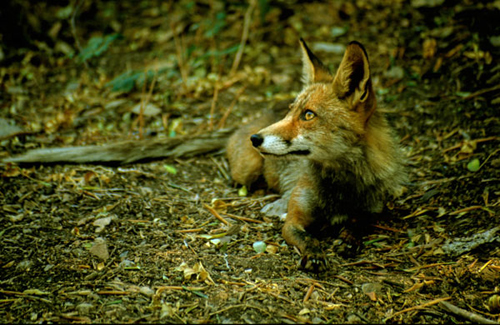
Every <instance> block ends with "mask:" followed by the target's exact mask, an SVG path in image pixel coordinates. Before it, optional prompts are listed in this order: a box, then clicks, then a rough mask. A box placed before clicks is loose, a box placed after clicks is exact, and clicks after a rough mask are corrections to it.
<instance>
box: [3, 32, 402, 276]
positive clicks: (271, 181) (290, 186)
mask: <svg viewBox="0 0 500 325" xmlns="http://www.w3.org/2000/svg"><path fill="white" fill-rule="evenodd" d="M301 48H302V57H303V82H304V89H303V90H302V92H301V93H300V94H299V95H298V96H297V98H296V99H295V101H294V102H293V103H292V104H291V105H290V107H289V110H288V112H287V113H286V114H284V113H283V112H281V111H280V110H277V111H270V112H266V114H265V115H264V116H262V117H261V118H260V119H257V120H255V121H254V122H252V123H250V124H248V125H246V126H243V127H241V128H240V129H239V130H237V131H236V132H234V133H233V131H232V130H230V129H226V130H219V131H217V132H213V133H209V134H202V135H198V136H185V137H179V138H166V139H165V138H163V139H162V138H160V139H144V140H139V141H134V140H129V141H124V142H118V143H112V144H107V145H103V146H96V145H94V146H86V147H67V148H49V149H35V150H32V151H28V152H27V153H25V154H24V155H21V156H19V157H13V158H8V159H4V162H8V161H11V162H17V163H54V162H73V163H85V162H87V163H88V162H119V163H131V162H134V161H140V160H144V159H151V158H161V157H192V156H195V155H199V154H202V153H206V152H211V151H216V150H219V149H221V148H223V147H224V146H225V145H226V144H227V147H226V148H227V156H228V159H229V164H230V167H231V175H232V178H233V180H234V181H236V182H238V183H240V184H243V185H246V186H247V187H249V188H250V187H251V186H252V185H253V184H255V183H258V182H259V179H262V178H263V179H264V180H265V181H266V183H267V186H268V187H269V188H271V189H275V190H277V191H279V192H280V193H281V195H282V197H281V199H279V200H278V201H276V202H273V203H271V204H269V205H267V206H265V207H264V209H263V211H264V212H265V213H267V214H269V215H279V216H281V215H283V214H285V213H286V221H285V224H284V226H283V237H284V238H285V240H286V241H287V242H288V243H289V244H290V245H295V246H297V247H298V248H299V250H300V251H301V254H302V258H301V261H300V265H301V266H302V267H304V268H305V269H308V270H321V269H322V268H324V267H325V261H324V259H323V258H322V254H321V251H320V250H319V247H318V244H319V242H318V240H317V239H316V238H315V237H314V236H313V233H314V232H316V230H317V229H319V228H321V227H322V226H323V224H329V225H332V226H339V225H340V224H342V223H343V222H345V221H347V220H349V219H355V218H359V217H362V216H364V215H370V214H373V213H378V212H381V211H382V209H383V206H384V201H385V200H387V199H388V198H389V197H390V196H392V195H396V194H398V193H400V191H401V189H402V188H403V187H402V184H403V183H404V182H405V181H406V172H405V169H404V168H403V165H404V159H403V155H402V153H401V152H400V149H399V146H398V144H397V142H396V141H395V139H394V138H393V136H392V134H391V130H390V128H389V126H388V125H387V122H386V120H385V119H384V117H383V116H382V114H381V113H380V112H379V111H377V109H376V108H377V103H376V98H375V93H374V91H373V87H372V81H371V78H370V65H369V62H368V56H367V54H366V51H365V49H364V48H363V46H362V45H361V44H360V43H358V42H351V43H350V44H349V45H348V46H347V49H346V52H345V54H344V57H343V59H342V62H341V63H340V66H339V68H338V70H337V73H336V75H335V76H332V75H331V74H330V72H329V71H328V69H327V68H326V67H325V66H324V65H323V63H322V62H321V61H320V60H319V59H318V58H317V57H316V56H315V55H314V54H313V53H312V52H311V51H310V50H309V48H308V47H307V45H306V43H305V42H304V41H303V40H302V39H301ZM231 134H232V135H231ZM228 138H229V140H228Z"/></svg>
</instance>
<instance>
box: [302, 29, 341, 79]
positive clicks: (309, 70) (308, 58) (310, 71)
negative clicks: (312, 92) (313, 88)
mask: <svg viewBox="0 0 500 325" xmlns="http://www.w3.org/2000/svg"><path fill="white" fill-rule="evenodd" d="M300 47H301V48H302V64H303V68H302V69H303V71H302V81H303V82H304V85H306V86H308V85H310V84H313V83H315V82H331V81H332V80H333V78H332V75H331V74H330V71H328V68H327V67H325V65H324V64H323V63H322V62H321V61H320V60H319V59H318V58H317V57H316V55H314V54H313V52H311V50H310V49H309V48H308V47H307V44H306V42H305V41H304V40H303V39H302V38H301V39H300Z"/></svg>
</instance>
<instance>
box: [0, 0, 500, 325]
mask: <svg viewBox="0 0 500 325" xmlns="http://www.w3.org/2000/svg"><path fill="white" fill-rule="evenodd" d="M9 6H14V7H13V8H11V9H13V10H16V9H17V10H20V9H22V10H23V12H25V13H26V15H25V16H24V17H26V19H27V20H26V22H25V26H26V27H25V28H27V29H28V30H29V31H33V33H32V35H33V38H34V41H32V42H31V43H29V42H27V43H25V44H21V46H18V45H17V44H16V45H12V43H10V42H12V40H11V39H10V38H9V37H7V36H9V35H10V34H9V35H7V36H6V39H5V47H2V49H1V51H2V53H3V56H1V55H0V58H1V59H0V65H1V70H0V78H1V81H2V85H3V88H2V89H3V90H0V94H1V97H2V101H1V103H2V106H3V107H4V109H3V110H1V113H0V118H1V120H0V121H2V123H3V124H2V125H5V126H6V128H5V129H6V130H3V128H2V131H4V133H3V134H2V136H1V144H2V151H1V152H0V158H2V159H4V158H8V157H12V156H15V155H17V154H19V153H22V152H26V151H27V150H29V149H33V148H58V147H67V146H78V145H105V144H111V143H114V142H118V141H127V140H132V141H136V140H138V139H142V140H141V141H144V142H143V143H151V142H154V140H155V139H156V138H160V137H164V138H172V139H173V137H174V136H179V135H183V134H187V135H199V134H203V133H204V132H207V131H208V130H214V129H217V128H218V127H219V126H222V125H227V126H229V127H237V126H239V125H241V123H242V121H248V120H249V119H251V118H252V117H254V116H255V115H258V114H260V113H262V112H263V111H264V110H266V109H267V108H268V107H270V106H271V105H272V104H273V103H274V102H275V101H278V100H280V99H287V98H293V97H294V96H295V95H296V93H297V91H298V90H300V82H299V79H300V78H299V76H300V68H301V67H300V57H299V51H298V39H299V37H304V38H305V39H306V40H307V41H310V43H311V44H313V45H314V48H315V49H316V50H317V51H318V53H317V54H318V56H320V57H321V58H322V60H323V61H324V62H325V63H326V64H327V65H328V66H329V68H330V69H331V70H335V67H336V65H337V64H338V63H339V62H340V59H341V55H342V52H343V50H342V48H344V46H345V45H346V44H348V42H349V41H351V40H358V41H361V42H362V43H363V44H365V46H366V47H367V50H368V53H369V55H370V60H371V62H372V65H373V71H372V73H373V76H374V83H375V88H376V89H377V94H378V97H379V98H378V99H379V103H380V109H382V110H384V112H385V113H386V115H387V116H388V119H389V121H390V122H391V123H392V124H393V125H394V129H395V130H396V132H397V133H398V136H399V137H400V139H401V144H402V146H403V147H404V148H405V151H406V154H407V158H408V168H409V171H410V174H411V183H410V184H408V186H407V191H406V192H405V193H403V195H402V196H401V197H400V199H398V200H396V201H395V202H391V203H390V204H389V205H388V206H387V209H386V210H385V212H384V214H383V216H381V218H380V219H379V220H377V221H376V222H375V223H374V224H370V225H368V228H369V231H368V234H367V235H366V236H365V237H364V238H363V243H364V244H363V247H362V249H361V250H360V251H359V252H358V253H357V254H355V255H354V256H343V255H342V254H340V253H339V250H338V248H339V247H340V245H341V239H338V238H330V239H325V240H326V242H327V245H326V247H325V254H326V255H327V257H328V260H329V269H328V271H327V272H325V273H323V274H309V273H305V272H303V271H301V270H300V269H298V267H297V261H298V259H299V257H298V254H297V252H296V251H295V250H294V248H292V247H289V246H288V245H286V243H285V242H284V241H283V239H282V237H281V233H280V227H281V225H282V222H281V221H279V220H278V219H277V218H276V219H273V218H268V217H266V216H264V215H263V214H261V213H260V210H261V208H262V207H263V206H264V205H265V203H267V202H269V201H271V200H275V199H276V195H273V194H271V193H267V192H265V191H264V190H257V191H249V190H248V189H246V188H243V187H241V188H239V189H238V187H234V186H233V184H231V182H230V181H229V180H228V176H227V175H228V164H227V161H226V160H225V158H224V157H223V155H221V153H217V152H215V153H213V152H212V153H210V154H205V155H202V156H193V157H187V158H169V159H164V160H160V161H156V160H154V159H153V161H143V163H140V164H139V163H136V161H137V160H140V159H141V157H131V160H130V162H129V163H128V165H127V166H121V167H120V166H116V165H113V163H112V160H110V161H111V162H110V163H109V164H108V163H105V164H104V165H102V166H101V165H88V164H73V165H71V164H52V165H42V166H40V165H35V166H29V165H28V166H25V165H16V164H12V163H3V164H2V165H1V166H0V168H1V170H0V173H1V176H2V181H1V182H0V183H1V184H0V187H1V191H0V192H1V193H2V194H1V196H0V202H1V210H0V211H2V213H0V219H1V220H2V224H3V225H4V228H3V229H2V230H1V236H0V238H1V242H0V245H1V246H0V252H1V253H0V254H1V258H0V260H1V261H0V267H1V268H2V272H1V275H0V283H1V286H0V299H1V301H2V304H1V305H0V315H1V316H0V317H1V318H0V319H1V320H2V322H6V323H7V322H14V323H27V322H32V323H35V322H87V323H90V322H98V321H103V322H109V323H122V322H160V321H161V322H175V323H179V322H182V323H192V322H216V323H223V322H225V323H233V322H237V323H243V322H245V323H278V322H280V323H281V322H287V323H297V322H299V323H346V322H351V323H354V322H355V323H362V322H366V323H381V322H394V323H403V322H404V323H409V322H411V323H449V322H455V323H456V322H464V321H471V322H481V323H488V322H491V321H492V320H494V321H496V322H498V320H499V316H498V295H499V294H498V290H499V289H498V280H499V278H500V251H499V249H498V223H499V219H498V218H499V215H500V210H499V195H500V187H499V179H500V173H499V169H498V168H499V164H498V159H499V158H498V152H499V151H498V140H499V138H498V134H500V120H499V117H498V104H499V103H500V102H499V98H500V92H499V91H500V89H499V88H498V85H497V84H498V81H499V80H500V69H499V66H498V60H497V59H498V57H499V47H498V42H497V41H496V38H498V35H499V33H500V30H499V29H498V27H497V24H491V21H492V19H493V18H495V17H498V14H499V11H500V9H499V8H498V5H497V4H496V2H485V3H475V2H472V1H466V0H463V1H458V2H456V3H448V2H444V1H411V2H394V1H384V0H381V1H375V2H373V1H356V3H355V4H353V3H351V2H348V1H338V2H334V3H328V4H326V3H311V2H303V1H292V2H288V3H284V2H271V1H249V2H248V3H244V4H236V3H231V2H219V1H212V2H210V3H205V2H196V1H174V2H165V3H161V4H158V3H154V2H151V1H141V2H128V1H125V2H100V1H91V2H85V1H77V2H76V3H75V4H70V5H69V6H67V7H60V6H59V5H58V4H52V3H48V2H47V3H45V2H38V3H36V4H35V3H31V2H19V3H16V4H15V5H14V4H9ZM15 6H17V7H15ZM42 7H43V8H42ZM38 13H44V14H43V15H38ZM478 15H479V16H480V17H482V18H481V19H480V20H474V19H473V17H477V16H478ZM84 17H85V19H84ZM89 17H95V18H94V19H92V18H89ZM311 17H315V19H311ZM40 22H42V23H43V24H42V25H43V26H52V28H51V29H50V31H45V32H44V31H43V29H40V28H39V27H38V26H40V25H39V23H40ZM20 30H21V29H20ZM245 30H247V32H246V33H247V34H246V35H245V36H244V35H243V34H244V31H245ZM15 32H16V31H15V30H12V33H15ZM118 35H120V36H118ZM20 39H23V38H22V37H21V38H20ZM72 44H81V45H75V46H73V45H72ZM241 44H244V47H242V45H241ZM75 53H76V55H75ZM72 55H74V57H71V56H72ZM237 55H238V57H239V59H238V60H235V59H236V56H237ZM233 67H234V68H233ZM7 126H8V128H7ZM62 155H64V153H62ZM143 158H144V157H143ZM145 158H149V159H151V158H154V157H145ZM131 162H133V163H131ZM212 240H217V241H216V242H213V241H212ZM255 245H256V246H257V248H258V249H257V251H256V249H255V248H254V246H255ZM186 275H187V276H186Z"/></svg>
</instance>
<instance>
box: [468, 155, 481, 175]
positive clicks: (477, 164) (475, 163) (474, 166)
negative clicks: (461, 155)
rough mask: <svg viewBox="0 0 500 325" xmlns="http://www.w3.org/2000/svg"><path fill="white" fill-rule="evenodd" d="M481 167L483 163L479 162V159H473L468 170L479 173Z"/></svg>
mask: <svg viewBox="0 0 500 325" xmlns="http://www.w3.org/2000/svg"><path fill="white" fill-rule="evenodd" d="M480 167H481V163H480V162H479V159H477V158H474V159H472V160H471V161H469V163H468V164H467V169H468V170H470V171H471V172H477V171H478V170H479V168H480Z"/></svg>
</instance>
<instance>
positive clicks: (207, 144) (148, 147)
mask: <svg viewBox="0 0 500 325" xmlns="http://www.w3.org/2000/svg"><path fill="white" fill-rule="evenodd" d="M233 130H234V129H223V130H218V131H216V132H212V133H208V134H202V135H198V136H183V137H175V138H160V139H143V140H128V141H121V142H116V143H110V144H106V145H102V146H99V145H92V146H81V147H65V148H48V149H34V150H30V151H27V152H25V153H24V154H22V155H20V156H17V157H11V158H6V159H4V160H3V161H2V162H14V163H26V164H40V163H61V162H67V163H119V164H129V163H132V162H136V161H140V160H146V159H159V158H167V157H171V158H180V157H184V158H189V157H194V156H197V155H201V154H206V153H209V152H215V151H218V150H222V149H223V148H224V147H225V145H226V142H227V140H228V138H229V136H230V135H231V134H232V133H233Z"/></svg>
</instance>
